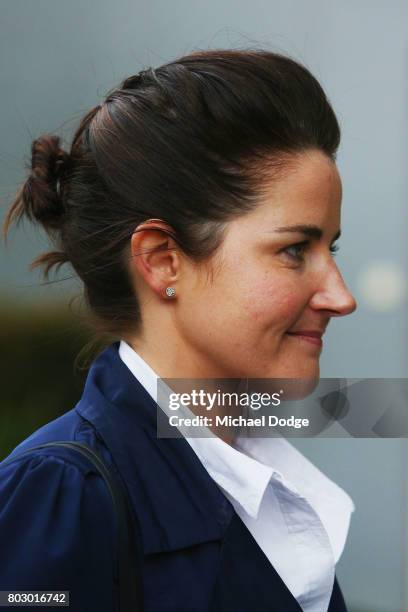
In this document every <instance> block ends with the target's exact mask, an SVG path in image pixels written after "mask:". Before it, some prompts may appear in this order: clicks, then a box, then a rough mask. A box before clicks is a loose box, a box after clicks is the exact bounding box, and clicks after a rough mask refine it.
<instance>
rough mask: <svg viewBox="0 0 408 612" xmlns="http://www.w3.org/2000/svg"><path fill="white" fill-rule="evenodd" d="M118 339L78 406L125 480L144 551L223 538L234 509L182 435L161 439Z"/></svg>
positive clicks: (101, 358) (153, 407)
mask: <svg viewBox="0 0 408 612" xmlns="http://www.w3.org/2000/svg"><path fill="white" fill-rule="evenodd" d="M119 345H120V342H119V341H118V342H114V343H113V344H111V345H110V346H108V347H107V348H106V349H105V350H103V351H102V352H101V353H100V354H99V355H98V356H97V357H96V359H95V360H94V361H93V363H92V365H91V368H90V370H89V372H88V376H87V379H86V383H85V387H84V392H83V395H82V397H81V399H80V401H79V402H78V403H77V405H76V406H75V410H76V411H77V412H78V413H79V414H80V415H81V416H82V417H83V418H84V419H86V420H87V421H89V422H90V423H92V425H93V426H94V428H95V429H96V430H97V432H98V434H99V435H100V437H101V438H102V439H103V441H104V443H105V445H106V446H107V447H108V449H109V451H110V453H111V455H112V458H113V460H114V463H115V465H116V467H117V468H118V470H119V472H120V474H121V476H122V477H123V479H124V481H125V483H126V485H127V488H128V491H129V495H130V499H131V502H132V504H133V508H134V511H135V514H136V516H137V517H138V519H139V522H140V526H141V532H142V540H143V549H144V552H145V554H150V553H157V552H161V551H170V550H176V549H178V548H184V547H187V546H191V545H193V544H199V543H202V542H206V541H210V540H218V539H221V538H222V537H223V536H224V533H225V531H226V529H227V527H228V525H229V522H230V520H231V518H232V516H233V514H234V509H233V507H232V505H231V504H230V502H229V501H228V500H227V499H226V497H225V496H224V495H223V493H222V492H221V491H220V489H219V488H218V486H217V485H216V484H215V482H214V481H213V480H212V478H211V477H210V476H209V474H208V473H207V471H206V470H205V468H204V467H203V465H202V464H201V462H200V460H199V459H198V457H197V456H196V454H195V453H194V451H193V450H192V448H191V447H190V445H189V444H188V442H187V441H186V440H185V439H184V438H157V419H158V418H159V419H160V418H165V415H164V414H163V415H162V416H161V414H160V413H161V410H160V409H159V408H158V407H157V404H156V402H155V401H154V400H153V399H152V397H151V396H150V395H149V393H148V392H147V391H146V390H145V388H144V387H143V386H142V385H141V384H140V383H139V381H138V380H137V379H136V378H135V377H134V375H133V374H132V373H131V372H130V370H129V369H128V368H127V366H126V365H125V364H124V363H123V361H122V360H121V358H120V356H119V353H118V350H119Z"/></svg>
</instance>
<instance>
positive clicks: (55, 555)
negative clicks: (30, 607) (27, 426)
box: [0, 415, 116, 610]
mask: <svg viewBox="0 0 408 612" xmlns="http://www.w3.org/2000/svg"><path fill="white" fill-rule="evenodd" d="M63 416H64V417H65V416H66V415H63ZM70 418H72V416H71V417H70ZM71 425H72V423H71ZM67 426H68V423H67V422H65V423H64V425H62V424H61V423H59V424H58V426H57V428H55V425H54V426H52V425H51V424H48V426H45V428H41V429H42V431H41V429H40V430H38V431H37V432H35V434H33V436H30V438H27V440H25V441H23V443H21V444H20V445H19V446H18V447H16V449H14V451H13V452H12V453H11V454H10V455H9V457H8V458H6V459H5V460H4V461H2V462H1V463H0V540H1V548H2V557H3V558H5V559H7V563H5V564H4V563H2V564H0V590H54V591H56V590H64V591H67V590H69V591H70V601H71V604H70V605H72V606H73V608H74V609H79V607H77V606H76V605H75V601H76V602H77V604H78V603H79V602H81V606H83V605H84V603H85V601H89V609H91V604H92V607H95V609H96V608H97V609H98V610H111V609H113V607H114V603H113V601H114V580H115V572H116V566H115V554H116V550H115V535H114V517H113V507H112V499H111V497H110V494H109V491H108V489H107V487H106V484H105V482H104V481H103V479H102V478H101V477H100V475H99V474H98V473H97V470H96V469H95V468H93V467H92V465H91V464H90V463H89V462H88V461H87V460H86V459H85V458H84V457H82V456H81V455H79V454H78V453H76V452H72V450H70V449H65V448H62V449H61V448H58V447H52V448H46V449H38V450H32V451H28V452H24V453H23V454H21V453H22V451H23V450H24V451H25V450H27V449H28V448H29V447H32V446H35V445H37V444H42V443H44V441H47V442H48V441H54V440H55V439H56V438H55V437H54V438H53V436H55V434H56V429H58V428H59V427H61V428H62V429H64V428H66V427H67ZM81 426H82V424H81V423H80V422H79V421H77V422H76V425H75V429H74V430H73V431H72V433H73V432H74V431H75V432H76V433H78V431H80V428H81ZM50 430H53V431H50ZM60 433H61V434H62V439H70V438H69V432H68V430H65V431H62V430H61V431H60ZM76 433H75V435H74V436H73V437H72V438H71V439H75V437H76ZM87 435H88V438H89V442H90V443H91V444H92V445H94V446H95V445H96V441H95V439H94V438H92V436H93V434H92V433H91V432H89V431H88V432H87ZM49 437H51V438H53V439H51V440H50V439H49ZM57 439H58V436H57ZM93 590H95V593H94V595H93V596H92V591H93ZM87 597H88V598H89V600H86V598H87ZM108 602H110V606H109V605H108ZM81 609H82V608H81ZM84 609H87V607H86V606H85V607H84Z"/></svg>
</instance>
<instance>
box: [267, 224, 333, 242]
mask: <svg viewBox="0 0 408 612" xmlns="http://www.w3.org/2000/svg"><path fill="white" fill-rule="evenodd" d="M273 231H274V232H277V233H280V234H281V233H282V234H283V233H285V232H292V233H296V234H304V235H305V236H309V238H315V239H316V240H320V239H321V237H322V236H323V230H322V229H321V228H320V227H318V226H317V225H288V226H286V227H277V228H276V229H274V230H273ZM340 236H341V230H339V231H338V232H337V233H336V234H335V235H334V236H333V241H334V240H338V239H339V238H340Z"/></svg>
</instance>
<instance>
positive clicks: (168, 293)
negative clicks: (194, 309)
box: [166, 287, 176, 297]
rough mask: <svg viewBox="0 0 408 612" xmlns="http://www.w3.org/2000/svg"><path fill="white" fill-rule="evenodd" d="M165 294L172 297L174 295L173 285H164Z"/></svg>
mask: <svg viewBox="0 0 408 612" xmlns="http://www.w3.org/2000/svg"><path fill="white" fill-rule="evenodd" d="M166 295H167V297H173V296H174V295H176V290H175V288H174V287H166Z"/></svg>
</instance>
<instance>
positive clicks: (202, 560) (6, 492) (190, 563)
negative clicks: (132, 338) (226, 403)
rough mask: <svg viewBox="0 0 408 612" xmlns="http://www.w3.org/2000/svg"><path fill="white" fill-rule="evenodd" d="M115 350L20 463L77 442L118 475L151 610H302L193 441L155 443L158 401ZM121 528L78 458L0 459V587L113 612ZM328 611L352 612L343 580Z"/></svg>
mask: <svg viewBox="0 0 408 612" xmlns="http://www.w3.org/2000/svg"><path fill="white" fill-rule="evenodd" d="M118 349H119V342H115V343H113V344H111V345H110V346H109V347H108V348H106V349H105V350H104V351H103V352H101V353H100V354H99V355H98V356H97V358H96V359H95V360H94V361H93V363H92V365H91V368H90V370H89V373H88V377H87V380H86V383H85V388H84V392H83V395H82V397H81V399H80V401H79V402H78V403H77V405H76V406H75V407H74V408H73V409H72V410H70V411H69V412H67V413H66V414H64V415H62V416H61V417H59V418H57V419H55V420H54V421H51V422H50V423H48V424H46V425H45V426H43V427H41V428H40V429H38V430H37V431H36V432H34V433H33V434H32V435H31V436H29V437H28V438H27V439H26V440H24V441H23V442H22V443H21V444H19V445H18V446H17V447H16V448H15V449H14V450H13V452H12V453H11V456H13V455H14V454H16V453H18V452H19V451H22V450H24V449H26V448H29V447H31V446H34V445H37V444H42V443H44V442H51V441H55V440H77V441H81V442H85V443H86V444H88V445H90V446H91V447H92V448H94V449H96V450H97V451H99V452H100V453H101V454H102V456H103V457H104V459H105V461H106V462H108V463H109V464H110V465H113V466H114V468H116V469H117V471H118V473H119V475H120V476H121V477H122V479H123V481H124V483H125V485H126V487H127V489H128V492H129V495H130V499H131V502H132V509H133V511H134V513H135V516H137V518H138V521H139V525H140V528H141V532H142V533H141V536H142V547H143V563H141V567H140V572H141V574H142V580H143V590H144V602H145V603H144V611H145V612H164V611H167V612H169V611H174V612H207V611H211V612H249V611H252V610H254V611H256V612H264V611H265V612H266V611H268V612H300V610H301V608H300V606H299V604H298V603H297V601H296V600H295V598H294V597H293V596H292V594H291V593H290V591H289V590H288V588H287V587H286V585H285V584H284V582H283V581H282V579H281V578H280V576H279V575H278V574H277V572H276V571H275V570H274V568H273V567H272V566H271V564H270V562H269V560H268V559H267V557H266V556H265V554H264V553H263V551H262V550H261V549H260V547H259V546H258V544H257V543H256V541H255V540H254V538H253V537H252V535H251V534H250V532H249V531H248V529H247V527H246V526H245V525H244V523H243V522H242V521H241V519H240V518H239V516H238V515H237V514H236V512H235V510H234V509H233V507H232V505H231V503H230V502H229V501H228V500H227V499H226V497H225V496H224V494H223V493H222V492H221V490H220V489H219V488H218V486H217V485H216V484H215V482H214V481H213V480H212V478H211V477H210V476H209V474H208V473H207V471H206V470H205V469H204V467H203V465H202V464H201V462H200V460H199V459H198V457H197V456H196V455H195V453H194V451H193V450H192V449H191V447H190V445H189V444H188V442H187V441H186V440H185V439H184V438H173V439H170V438H161V439H160V438H159V439H158V438H157V434H156V424H157V414H156V404H155V402H154V401H153V399H152V398H151V396H150V395H149V394H148V393H147V391H146V390H145V389H144V387H143V386H142V385H141V384H140V383H139V382H138V381H137V380H136V378H135V377H134V375H133V374H132V373H131V372H130V371H129V369H128V368H127V366H126V365H125V364H124V363H123V362H122V360H121V358H120V357H119V353H118ZM9 456H10V455H9ZM113 525H114V520H113V508H112V501H111V498H110V496H109V493H108V490H107V488H106V485H105V483H104V481H103V480H102V478H101V477H100V476H99V475H98V474H97V473H96V472H95V470H94V469H93V468H92V467H91V466H90V465H89V464H88V462H87V461H86V460H83V459H81V457H80V456H78V455H77V453H74V452H73V451H70V450H69V449H65V448H63V449H58V450H56V449H42V450H40V451H35V454H34V453H32V455H31V454H29V456H28V457H27V456H25V457H22V458H20V459H16V461H14V462H12V464H11V465H3V464H2V463H0V590H54V591H56V590H65V591H70V602H71V605H70V608H69V609H70V610H71V611H75V612H79V611H81V612H82V611H83V612H92V611H94V610H95V611H97V612H113V611H114V610H116V609H117V607H116V601H117V586H116V581H115V580H116V565H115V558H116V557H115V555H116V542H115V537H114V527H113ZM4 609H5V608H4ZM14 609H15V608H13V610H14ZM31 609H34V608H31ZM37 609H38V608H37ZM47 609H48V608H47ZM51 609H56V608H51ZM329 612H346V607H345V604H344V600H343V597H342V594H341V591H340V588H339V585H338V582H337V579H336V580H335V584H334V588H333V593H332V598H331V602H330V607H329Z"/></svg>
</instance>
